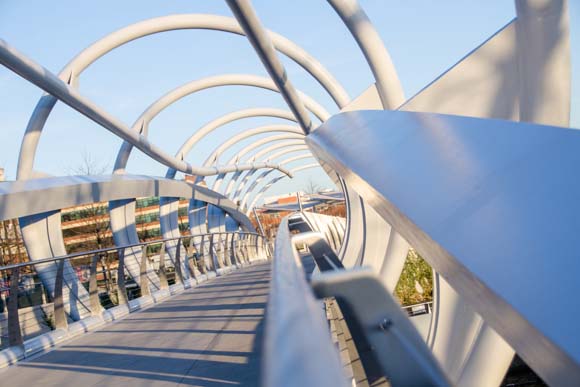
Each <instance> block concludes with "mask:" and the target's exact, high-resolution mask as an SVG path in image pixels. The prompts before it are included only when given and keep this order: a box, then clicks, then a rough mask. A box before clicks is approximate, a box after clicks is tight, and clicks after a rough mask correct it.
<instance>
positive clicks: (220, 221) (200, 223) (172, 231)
mask: <svg viewBox="0 0 580 387" xmlns="http://www.w3.org/2000/svg"><path fill="white" fill-rule="evenodd" d="M270 132H287V133H288V134H286V135H283V138H288V137H290V135H293V136H296V137H299V138H300V137H303V135H302V131H301V130H300V129H298V128H296V127H294V126H290V125H269V126H262V127H258V128H255V129H251V130H247V131H244V132H242V133H239V134H238V135H236V136H234V137H232V138H230V139H229V140H226V141H225V142H223V143H222V144H221V145H220V146H218V147H217V148H216V149H215V150H214V151H213V152H212V154H211V155H210V156H209V157H208V158H207V159H206V161H205V162H204V164H203V165H205V166H210V165H212V164H213V163H214V162H216V161H217V158H218V157H219V155H220V154H221V153H222V152H224V151H225V150H226V149H227V148H229V147H230V146H232V145H234V144H236V143H237V142H239V141H242V140H244V139H246V138H248V137H251V136H255V135H259V134H263V133H270ZM252 164H255V165H258V164H259V163H252ZM262 164H263V163H262ZM189 208H190V212H191V213H195V216H191V217H190V222H191V224H190V229H191V230H192V232H198V231H204V232H205V231H206V230H203V228H204V225H206V224H207V231H208V232H217V231H223V230H225V228H226V212H225V211H223V210H222V209H221V208H218V207H215V206H212V205H208V204H207V203H204V202H202V201H200V200H192V201H191V203H190V207H189ZM204 208H205V211H204ZM178 210H179V199H176V198H163V199H162V200H161V201H160V206H159V211H160V214H161V217H160V219H161V232H162V234H163V236H164V237H166V238H173V237H176V236H179V234H180V231H179V217H178ZM238 227H239V225H238ZM174 248H175V246H171V245H170V246H169V249H168V252H169V254H168V255H169V256H170V257H173V256H174V255H175V253H174V251H173V250H174Z"/></svg>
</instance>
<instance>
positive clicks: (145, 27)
mask: <svg viewBox="0 0 580 387" xmlns="http://www.w3.org/2000/svg"><path fill="white" fill-rule="evenodd" d="M179 29H209V30H217V31H224V32H229V33H234V34H237V35H244V32H243V30H242V29H241V28H240V26H239V25H238V23H237V21H236V20H235V19H233V18H229V17H225V16H217V15H196V14H192V15H170V16H165V17H159V18H153V19H148V20H144V21H142V22H139V23H135V24H132V25H130V26H128V27H125V28H122V29H120V30H117V31H115V32H113V33H111V34H109V35H107V36H105V37H104V38H102V39H100V40H99V41H97V42H95V43H93V44H92V45H91V46H89V47H88V48H86V49H85V50H83V51H82V52H81V53H80V54H78V55H77V56H76V57H75V58H73V59H72V60H71V61H70V62H69V63H68V64H67V65H66V66H65V67H64V69H63V70H62V71H61V72H60V73H59V78H60V79H62V80H63V81H64V82H67V83H69V84H70V85H72V86H75V87H76V86H77V80H78V77H79V75H80V74H81V73H82V72H83V71H84V70H85V69H86V68H87V67H88V66H90V65H91V64H92V63H93V62H95V61H96V60H97V59H99V58H101V57H102V56H104V55H105V54H107V53H108V52H110V51H112V50H113V49H115V48H117V47H119V46H122V45H123V44H125V43H128V42H130V41H133V40H136V39H139V38H141V37H144V36H148V35H152V34H156V33H160V32H165V31H172V30H179ZM268 34H269V36H270V37H271V39H272V42H273V43H274V46H275V47H276V49H277V50H279V51H280V52H282V53H283V54H285V55H287V56H288V57H289V58H291V59H292V60H294V61H295V62H296V63H297V64H299V65H300V66H301V67H302V68H304V69H305V70H306V71H307V72H308V73H309V74H311V75H312V76H313V77H314V78H315V79H316V80H317V81H318V82H319V83H320V84H321V85H322V87H323V88H324V89H325V90H326V91H327V92H328V93H329V94H330V95H331V97H332V98H333V99H334V100H335V102H336V104H337V105H338V106H339V107H343V106H345V105H346V104H347V103H348V102H349V101H350V98H349V97H348V94H347V93H346V91H344V89H343V88H342V86H340V84H339V83H338V81H336V79H334V77H333V76H332V75H331V74H330V73H329V72H328V71H327V70H326V69H325V68H324V66H322V65H321V64H320V63H319V62H318V61H317V60H316V59H314V58H313V57H312V56H310V55H309V54H308V53H307V52H306V51H304V50H303V49H302V48H300V47H299V46H297V45H296V44H295V43H293V42H292V41H290V40H288V39H286V38H284V37H283V36H281V35H278V34H276V33H274V32H271V31H268ZM56 102H57V98H55V97H54V96H52V95H44V96H42V97H41V98H40V100H39V101H38V103H37V105H36V107H35V109H34V112H33V113H32V116H31V118H30V120H29V122H28V125H27V127H26V131H25V134H24V137H23V140H22V143H21V148H20V157H19V160H18V170H17V178H18V179H19V180H21V179H28V178H30V177H31V175H32V172H33V168H34V159H35V157H36V150H37V147H38V143H39V141H40V136H41V134H42V130H43V128H44V125H45V123H46V120H47V119H48V116H49V115H50V113H51V111H52V109H53V108H54V105H55V104H56Z"/></svg>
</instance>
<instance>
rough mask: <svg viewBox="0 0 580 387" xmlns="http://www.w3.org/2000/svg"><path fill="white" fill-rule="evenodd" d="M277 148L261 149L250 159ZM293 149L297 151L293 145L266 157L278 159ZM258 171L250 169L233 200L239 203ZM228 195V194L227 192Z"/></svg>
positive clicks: (267, 158) (253, 159)
mask: <svg viewBox="0 0 580 387" xmlns="http://www.w3.org/2000/svg"><path fill="white" fill-rule="evenodd" d="M275 149H277V148H276V147H270V148H267V149H264V150H262V151H260V152H258V153H256V154H255V155H254V156H253V157H252V158H251V159H250V160H252V161H255V160H256V159H258V158H259V157H261V156H263V155H264V154H266V153H269V152H271V151H273V150H275ZM307 150H308V153H309V154H310V155H311V156H312V153H311V152H310V149H309V148H308V149H307ZM293 151H295V148H294V147H292V148H289V149H282V150H281V151H278V152H276V153H274V154H271V155H268V156H266V157H265V159H266V160H274V159H276V158H278V157H280V156H282V155H284V154H287V153H289V152H293ZM288 162H290V161H287V162H286V163H288ZM280 165H282V163H280ZM256 172H257V170H253V171H250V173H246V175H245V176H244V178H243V179H242V181H241V182H240V183H239V185H238V187H237V189H236V190H235V193H234V195H233V197H232V200H233V201H234V202H236V203H237V201H238V198H239V197H240V196H241V194H242V190H243V189H244V187H245V186H246V184H248V182H249V179H250V178H251V177H252V176H253V175H254V174H255V173H256ZM240 173H242V172H240ZM226 196H227V194H226Z"/></svg>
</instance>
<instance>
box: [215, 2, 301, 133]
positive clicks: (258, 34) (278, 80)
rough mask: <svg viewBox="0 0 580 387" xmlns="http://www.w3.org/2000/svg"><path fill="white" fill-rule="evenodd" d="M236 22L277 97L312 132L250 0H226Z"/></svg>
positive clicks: (296, 94) (299, 100)
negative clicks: (274, 88) (281, 98)
mask: <svg viewBox="0 0 580 387" xmlns="http://www.w3.org/2000/svg"><path fill="white" fill-rule="evenodd" d="M226 1H227V3H228V6H229V7H230V9H231V10H232V13H233V14H234V16H235V17H236V19H237V20H238V23H239V24H240V26H241V27H242V29H243V30H244V32H245V33H246V37H247V38H248V40H249V41H250V43H251V44H252V46H254V49H255V50H256V53H257V54H258V57H259V58H260V60H261V61H262V63H263V64H264V67H266V70H267V71H268V73H269V74H270V78H272V81H273V82H274V83H275V84H276V86H278V90H279V91H280V94H282V96H283V97H284V99H285V100H286V104H287V105H288V107H289V108H290V110H292V113H294V116H295V117H296V120H297V122H298V124H299V125H300V127H301V128H302V130H303V131H304V133H306V134H308V133H310V131H311V130H312V119H311V118H310V114H309V113H308V111H307V110H306V107H305V106H304V102H303V101H302V99H301V98H300V96H299V95H298V93H297V92H296V89H294V85H292V83H291V82H290V80H289V79H288V74H287V73H286V69H285V68H284V65H283V64H282V62H281V61H280V58H278V54H277V53H276V49H275V48H274V45H273V44H272V41H271V40H270V37H269V35H268V32H267V30H266V29H265V28H264V27H263V26H262V23H261V22H260V19H259V18H258V15H256V12H255V11H254V8H253V7H252V3H251V2H250V0H226Z"/></svg>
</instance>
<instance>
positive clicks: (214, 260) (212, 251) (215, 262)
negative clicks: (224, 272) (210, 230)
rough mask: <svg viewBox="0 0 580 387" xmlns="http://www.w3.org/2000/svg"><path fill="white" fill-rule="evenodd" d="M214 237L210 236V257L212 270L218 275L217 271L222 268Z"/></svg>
mask: <svg viewBox="0 0 580 387" xmlns="http://www.w3.org/2000/svg"><path fill="white" fill-rule="evenodd" d="M213 238H214V236H213V234H210V235H209V256H210V258H211V263H212V268H213V271H215V272H216V274H217V269H218V268H219V267H220V266H219V262H218V260H217V257H216V255H215V246H214V239H213Z"/></svg>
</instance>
